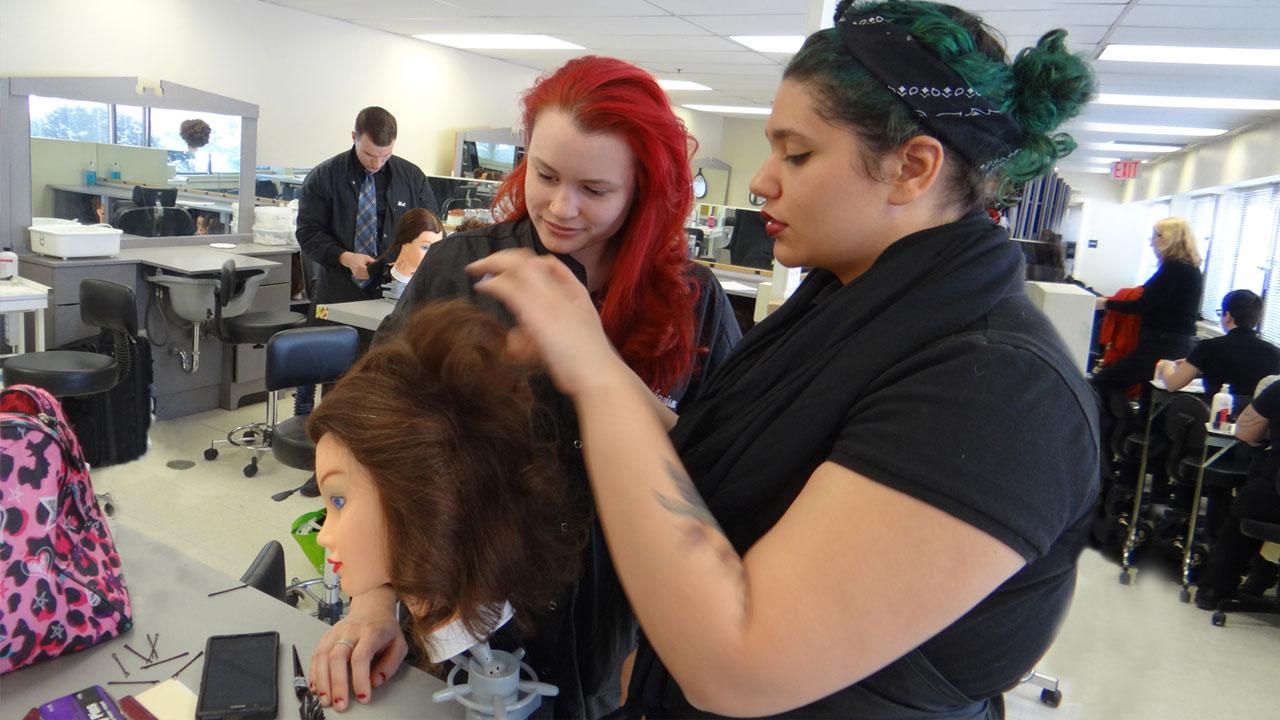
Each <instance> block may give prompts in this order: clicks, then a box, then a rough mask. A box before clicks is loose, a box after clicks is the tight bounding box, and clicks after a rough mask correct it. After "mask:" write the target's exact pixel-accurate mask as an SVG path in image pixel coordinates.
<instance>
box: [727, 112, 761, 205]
mask: <svg viewBox="0 0 1280 720" xmlns="http://www.w3.org/2000/svg"><path fill="white" fill-rule="evenodd" d="M764 123H765V121H764V120H763V119H760V120H755V119H746V118H734V117H727V118H725V120H724V140H723V142H722V143H721V145H720V148H721V150H720V153H721V159H722V160H724V161H725V162H727V163H729V164H730V165H732V166H733V172H731V173H729V199H728V202H727V204H729V205H735V206H738V207H751V202H750V195H751V190H750V189H749V188H748V186H749V185H750V184H751V178H753V177H755V175H756V172H757V171H759V170H760V167H761V166H762V165H764V161H765V160H766V159H767V158H768V157H769V142H768V141H767V140H765V137H764Z"/></svg>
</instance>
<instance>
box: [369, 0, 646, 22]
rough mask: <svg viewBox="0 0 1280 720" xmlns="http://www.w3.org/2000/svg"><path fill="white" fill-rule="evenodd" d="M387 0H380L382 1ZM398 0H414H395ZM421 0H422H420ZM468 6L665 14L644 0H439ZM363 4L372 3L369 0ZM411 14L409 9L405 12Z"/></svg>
mask: <svg viewBox="0 0 1280 720" xmlns="http://www.w3.org/2000/svg"><path fill="white" fill-rule="evenodd" d="M383 1H384V0H378V2H383ZM396 1H398V2H405V1H410V2H411V1H412V0H396ZM420 1H421V0H419V2H420ZM439 1H440V2H441V3H447V4H449V5H455V6H458V7H461V8H465V9H466V10H467V11H468V13H470V14H475V15H488V16H493V17H566V18H575V17H610V16H611V17H636V16H641V15H666V14H667V13H666V12H664V11H663V10H662V9H661V8H658V7H655V6H654V5H653V4H652V3H649V2H645V0H555V2H545V1H544V2H530V0H439ZM363 4H369V3H368V2H367V1H366V2H365V3H363ZM406 15H409V13H406Z"/></svg>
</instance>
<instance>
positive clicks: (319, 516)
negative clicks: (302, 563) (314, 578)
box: [290, 508, 325, 575]
mask: <svg viewBox="0 0 1280 720" xmlns="http://www.w3.org/2000/svg"><path fill="white" fill-rule="evenodd" d="M324 517H325V511H324V509H323V508H322V509H320V510H314V511H312V512H309V513H305V514H303V515H300V516H299V517H298V519H297V520H294V521H293V530H292V531H291V533H290V534H292V535H293V539H294V540H296V541H297V542H298V546H299V547H301V548H302V552H303V553H305V554H306V556H307V559H308V560H310V561H311V564H312V565H315V566H316V572H318V573H320V574H321V575H323V574H324V548H322V547H320V545H318V544H317V543H316V535H319V534H320V526H321V525H323V524H324Z"/></svg>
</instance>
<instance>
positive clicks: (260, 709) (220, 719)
mask: <svg viewBox="0 0 1280 720" xmlns="http://www.w3.org/2000/svg"><path fill="white" fill-rule="evenodd" d="M279 653H280V633H278V632H261V633H249V634H245V635H213V636H211V637H210V638H209V642H208V644H207V645H206V646H205V650H204V674H202V675H201V676H200V701H199V703H198V704H197V705H196V720H241V719H243V720H253V718H274V717H275V716H276V714H277V713H278V711H279V705H280V698H279V695H278V694H277V692H276V688H277V687H278V686H279V678H278V673H279V668H280V662H279V660H278V657H277V656H278V655H279Z"/></svg>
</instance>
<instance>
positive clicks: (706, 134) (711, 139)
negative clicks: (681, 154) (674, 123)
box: [673, 105, 728, 162]
mask: <svg viewBox="0 0 1280 720" xmlns="http://www.w3.org/2000/svg"><path fill="white" fill-rule="evenodd" d="M673 109H674V110H675V112H676V115H677V116H678V117H679V118H680V119H681V120H684V125H685V127H686V128H688V129H689V132H690V133H692V134H693V137H694V139H696V140H697V141H698V150H697V152H695V153H694V155H693V156H694V157H713V158H716V159H717V160H724V158H723V157H720V150H721V146H722V143H723V138H724V117H722V116H720V115H712V114H711V113H704V112H699V111H697V110H690V109H689V108H686V107H680V106H679V105H677V106H675V107H674V108H673ZM725 162H728V161H727V160H725Z"/></svg>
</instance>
